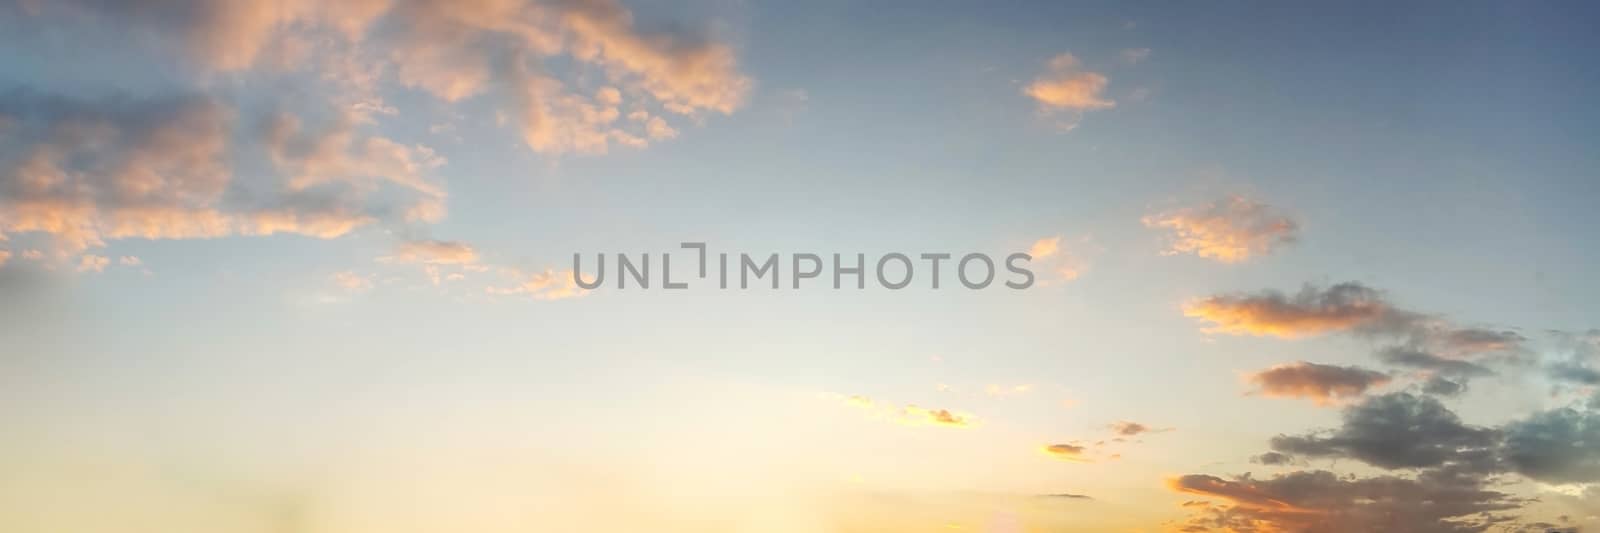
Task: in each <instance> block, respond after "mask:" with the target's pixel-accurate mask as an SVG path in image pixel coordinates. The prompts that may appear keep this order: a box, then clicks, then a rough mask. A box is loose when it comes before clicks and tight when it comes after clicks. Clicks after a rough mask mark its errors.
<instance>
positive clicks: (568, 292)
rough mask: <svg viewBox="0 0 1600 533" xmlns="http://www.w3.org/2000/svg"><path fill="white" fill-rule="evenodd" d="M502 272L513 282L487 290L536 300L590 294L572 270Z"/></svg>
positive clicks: (487, 290)
mask: <svg viewBox="0 0 1600 533" xmlns="http://www.w3.org/2000/svg"><path fill="white" fill-rule="evenodd" d="M501 274H502V275H504V276H506V277H508V278H510V279H511V280H512V284H511V285H507V286H503V287H489V288H487V289H485V292H487V293H489V294H495V295H502V296H510V295H518V296H526V297H529V298H533V299H535V300H565V299H568V298H578V297H582V296H584V295H587V294H589V291H588V290H587V289H584V288H583V287H579V286H578V282H577V281H576V280H574V279H573V277H572V271H571V270H562V271H556V270H553V269H546V270H544V271H542V272H523V271H521V270H517V269H514V268H503V269H501ZM435 284H437V283H435Z"/></svg>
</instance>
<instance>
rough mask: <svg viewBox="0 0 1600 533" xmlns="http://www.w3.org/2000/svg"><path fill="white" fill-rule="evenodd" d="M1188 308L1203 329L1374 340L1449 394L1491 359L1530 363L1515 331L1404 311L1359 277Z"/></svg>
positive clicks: (1427, 385) (1391, 359) (1486, 370)
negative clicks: (1454, 321) (1347, 336)
mask: <svg viewBox="0 0 1600 533" xmlns="http://www.w3.org/2000/svg"><path fill="white" fill-rule="evenodd" d="M1183 313H1184V315H1186V316H1189V317H1191V318H1195V319H1198V320H1200V321H1203V322H1206V323H1208V324H1210V325H1209V326H1207V327H1206V328H1205V329H1204V331H1205V332H1207V333H1212V334H1224V335H1249V336H1263V337H1278V338H1284V339H1298V338H1305V337H1313V336H1319V335H1327V334H1336V333H1342V334H1347V335H1352V336H1355V337H1359V338H1363V339H1370V340H1374V341H1377V342H1380V343H1381V345H1380V346H1379V347H1378V349H1377V350H1376V354H1375V355H1376V357H1377V359H1378V361H1379V362H1382V363H1384V364H1386V365H1390V366H1393V367H1398V368H1403V369H1406V370H1410V371H1414V372H1415V373H1416V374H1417V376H1418V377H1419V379H1421V380H1422V381H1424V385H1423V388H1424V390H1425V391H1427V392H1429V393H1434V394H1439V395H1443V396H1451V395H1456V394H1459V393H1461V392H1462V391H1463V390H1465V387H1466V385H1467V383H1468V381H1469V380H1471V379H1473V378H1478V377H1483V376H1489V375H1493V374H1495V371H1494V370H1492V369H1491V368H1490V366H1489V365H1491V364H1501V365H1521V364H1524V363H1526V362H1527V361H1526V360H1527V358H1528V352H1529V348H1528V344H1529V339H1528V338H1527V337H1524V336H1523V335H1522V334H1520V333H1518V332H1516V331H1511V330H1504V329H1493V328H1484V327H1477V326H1460V325H1457V324H1455V323H1452V322H1451V321H1449V320H1446V319H1444V318H1442V317H1439V316H1435V315H1430V314H1427V313H1421V312H1417V311H1411V310H1407V309H1403V308H1400V307H1398V306H1395V305H1394V304H1393V303H1391V302H1390V301H1389V300H1388V299H1387V297H1386V296H1385V294H1384V293H1383V292H1381V291H1378V290H1376V289H1373V288H1370V287H1367V286H1365V285H1362V284H1360V283H1357V282H1345V283H1340V284H1336V285H1333V286H1330V287H1327V288H1325V289H1324V288H1321V287H1317V286H1314V285H1310V284H1307V285H1305V286H1304V287H1302V288H1301V290H1300V291H1299V292H1297V293H1295V294H1285V293H1283V292H1280V291H1275V290H1265V291H1260V292H1257V293H1235V294H1223V295H1215V296H1210V297H1207V298H1202V299H1198V300H1194V301H1191V302H1189V303H1187V304H1185V305H1184V307H1183ZM1580 359H1581V358H1580ZM1584 368H1587V367H1584ZM1553 372H1559V371H1555V370H1553Z"/></svg>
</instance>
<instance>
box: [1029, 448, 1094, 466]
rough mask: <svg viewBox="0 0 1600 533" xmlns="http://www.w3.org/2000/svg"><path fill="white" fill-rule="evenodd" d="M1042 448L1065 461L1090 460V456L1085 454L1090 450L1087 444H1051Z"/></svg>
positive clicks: (1046, 452)
mask: <svg viewBox="0 0 1600 533" xmlns="http://www.w3.org/2000/svg"><path fill="white" fill-rule="evenodd" d="M1040 450H1041V451H1043V452H1044V453H1045V454H1046V455H1049V456H1051V457H1054V458H1056V459H1061V460H1063V461H1072V462H1075V463H1087V462H1090V461H1089V458H1088V457H1085V454H1087V453H1088V451H1089V448H1088V447H1087V446H1082V445H1077V444H1051V445H1048V446H1045V447H1044V448H1041V449H1040Z"/></svg>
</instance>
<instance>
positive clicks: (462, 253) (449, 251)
mask: <svg viewBox="0 0 1600 533" xmlns="http://www.w3.org/2000/svg"><path fill="white" fill-rule="evenodd" d="M380 260H382V261H385V262H396V263H422V264H426V265H470V264H474V263H477V262H478V251H477V250H476V249H473V247H472V246H470V245H468V244H466V243H460V242H454V241H433V240H417V241H406V242H403V243H400V245H399V246H398V247H397V248H395V253H394V255H393V256H390V257H384V258H382V259H380Z"/></svg>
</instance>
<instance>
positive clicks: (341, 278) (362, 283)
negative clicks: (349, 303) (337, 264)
mask: <svg viewBox="0 0 1600 533" xmlns="http://www.w3.org/2000/svg"><path fill="white" fill-rule="evenodd" d="M330 280H331V281H332V282H333V285H334V286H336V287H339V288H340V289H343V290H345V291H347V292H363V291H368V290H372V276H363V275H360V274H357V273H355V272H351V271H348V270H346V271H344V272H336V273H334V274H333V276H330Z"/></svg>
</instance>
